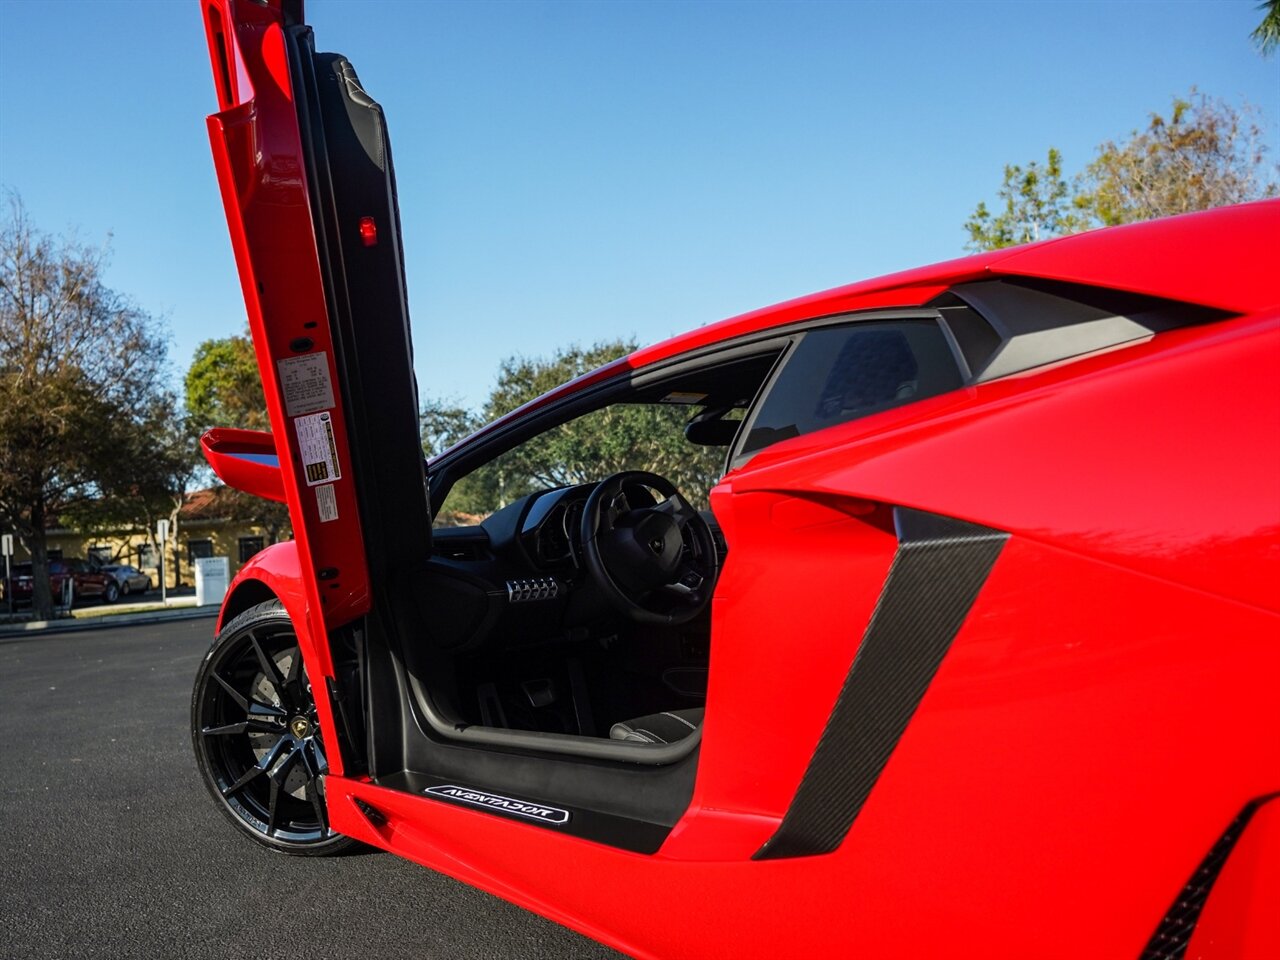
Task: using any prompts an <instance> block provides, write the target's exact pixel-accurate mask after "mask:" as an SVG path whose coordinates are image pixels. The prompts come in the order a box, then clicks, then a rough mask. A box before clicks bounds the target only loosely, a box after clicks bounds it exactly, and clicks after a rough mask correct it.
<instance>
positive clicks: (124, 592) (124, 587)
mask: <svg viewBox="0 0 1280 960" xmlns="http://www.w3.org/2000/svg"><path fill="white" fill-rule="evenodd" d="M128 595H129V581H128V580H125V581H124V582H123V583H121V584H120V596H122V597H127V596H128Z"/></svg>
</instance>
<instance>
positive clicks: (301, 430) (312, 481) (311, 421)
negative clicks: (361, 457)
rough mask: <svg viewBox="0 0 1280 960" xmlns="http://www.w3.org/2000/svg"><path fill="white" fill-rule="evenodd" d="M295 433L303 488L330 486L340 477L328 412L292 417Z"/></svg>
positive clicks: (340, 472)
mask: <svg viewBox="0 0 1280 960" xmlns="http://www.w3.org/2000/svg"><path fill="white" fill-rule="evenodd" d="M293 427H294V429H295V430H297V432H298V452H299V453H301V454H302V472H303V474H304V475H305V476H306V478H307V486H308V487H314V486H315V485H316V484H318V483H332V482H333V481H334V480H337V479H338V478H339V477H341V476H342V470H341V469H340V468H339V467H338V446H337V444H336V443H334V441H333V421H332V420H331V419H330V415H329V411H327V410H326V411H325V412H324V413H313V414H310V415H309V416H305V417H294V418H293Z"/></svg>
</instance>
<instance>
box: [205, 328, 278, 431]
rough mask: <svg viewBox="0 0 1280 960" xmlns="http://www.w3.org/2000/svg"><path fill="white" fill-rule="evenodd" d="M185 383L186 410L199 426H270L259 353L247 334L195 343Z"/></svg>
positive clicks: (206, 427)
mask: <svg viewBox="0 0 1280 960" xmlns="http://www.w3.org/2000/svg"><path fill="white" fill-rule="evenodd" d="M184 386H185V387H186V394H187V396H186V399H187V413H188V414H189V416H190V418H191V420H192V422H193V423H195V424H197V425H198V426H199V427H200V429H204V430H207V429H208V428H209V427H239V428H240V429H242V430H269V429H271V427H270V425H269V423H268V422H267V401H266V398H265V396H264V394H263V392H262V377H261V376H260V375H259V373H258V361H257V357H256V355H255V354H254V352H253V342H252V341H251V340H250V339H249V338H248V337H247V336H244V335H241V336H235V337H223V338H221V339H219V340H206V341H204V342H203V343H202V344H200V346H198V347H196V353H195V356H194V357H193V358H192V360H191V366H190V368H188V370H187V375H186V378H185V380H184Z"/></svg>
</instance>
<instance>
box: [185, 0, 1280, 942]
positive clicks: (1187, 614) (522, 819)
mask: <svg viewBox="0 0 1280 960" xmlns="http://www.w3.org/2000/svg"><path fill="white" fill-rule="evenodd" d="M203 10H204V13H205V17H206V25H207V28H208V37H209V50H210V56H211V59H212V63H213V69H214V78H215V86H216V89H217V96H218V102H219V112H218V113H216V114H214V115H213V116H212V117H210V118H209V132H210V137H211V141H212V146H213V155H214V161H215V166H216V168H217V173H218V178H219V182H220V184H221V189H222V197H223V201H224V205H225V207H226V212H227V218H228V223H229V227H230V232H231V239H232V246H233V248H234V250H235V255H236V260H237V264H238V267H239V270H240V276H241V281H242V285H243V290H244V296H245V301H246V305H247V308H248V314H249V321H250V326H251V329H252V332H253V337H254V339H255V342H256V345H257V350H258V356H259V359H260V361H261V373H262V378H263V384H264V387H265V391H266V398H267V404H268V408H269V412H270V419H271V424H272V429H273V436H269V435H266V434H254V433H249V432H244V431H223V430H215V431H212V432H211V433H209V434H207V435H206V436H205V438H204V441H203V443H204V447H205V451H206V454H207V456H208V459H209V462H210V463H211V465H212V466H213V468H214V469H215V470H216V471H217V472H218V474H219V475H220V476H221V477H223V478H224V479H225V480H226V481H227V482H228V483H230V484H233V485H235V486H238V487H240V488H242V489H245V490H248V491H251V492H255V493H258V494H260V495H262V496H265V497H268V498H272V499H276V500H281V501H284V502H286V503H288V505H289V510H290V516H291V519H292V526H293V530H294V532H295V535H296V538H295V539H294V540H292V541H290V542H286V543H281V544H277V545H275V546H272V547H269V548H267V549H266V550H264V551H262V552H261V553H259V554H257V555H256V556H254V557H253V559H252V560H250V561H249V562H248V563H247V564H246V565H245V566H244V568H243V569H242V570H241V572H240V574H239V576H238V577H237V578H236V580H235V582H234V584H233V586H232V589H231V591H230V592H229V594H228V596H227V599H226V601H225V603H224V606H223V609H222V613H221V618H220V620H219V624H218V634H217V638H216V640H215V641H214V643H213V646H212V648H211V649H210V651H209V653H208V655H207V656H206V658H205V660H204V661H203V663H202V665H201V667H200V671H199V674H198V676H197V678H196V684H195V690H194V693H193V697H192V737H193V743H194V747H195V753H196V757H197V760H198V763H199V766H200V770H201V772H202V774H203V776H204V779H205V782H206V784H207V786H208V788H209V791H210V793H211V795H212V797H213V798H214V801H215V803H216V804H217V806H218V808H219V809H220V810H221V811H222V812H223V813H224V814H225V815H226V816H227V818H228V820H229V821H230V822H231V823H232V824H234V825H235V827H236V828H237V829H238V830H239V831H240V832H242V833H243V834H244V835H246V836H248V837H251V838H253V839H254V840H255V841H257V842H259V843H261V844H263V845H264V846H267V847H269V848H271V849H273V850H277V851H280V852H285V853H295V854H320V853H327V852H331V851H334V850H338V849H340V848H342V847H343V846H345V845H346V844H347V843H348V842H349V841H350V840H352V839H355V840H359V841H363V842H365V843H368V844H371V845H374V846H377V847H382V848H385V849H387V850H391V851H394V852H395V853H397V854H400V855H402V856H406V857H409V858H411V859H413V860H416V861H417V862H419V863H421V864H425V865H427V866H429V867H432V868H434V869H437V870H440V871H443V872H445V873H448V874H450V875H451V876H454V877H457V878H459V879H461V880H463V881H465V882H467V883H472V884H475V885H477V886H479V887H482V888H484V889H486V890H489V891H491V892H493V893H495V894H498V895H499V896H502V897H505V898H507V899H509V900H512V901H514V902H516V903H518V904H521V905H523V906H525V907H527V908H529V909H531V910H535V911H537V912H538V913H541V914H543V915H544V916H547V917H550V918H552V919H554V920H557V921H559V922H561V923H564V924H567V925H569V926H571V927H573V928H575V929H577V930H579V931H582V932H583V933H586V934H588V935H589V936H592V937H596V938H598V939H600V940H602V941H604V942H606V943H608V944H611V945H613V946H615V947H617V948H618V949H620V950H623V951H625V952H627V953H629V954H632V955H634V956H637V957H673V958H676V957H678V958H690V957H734V958H747V957H795V956H839V957H849V956H865V957H911V958H915V957H937V956H982V957H984V958H997V957H1018V958H1022V957H1030V956H1034V957H1037V958H1057V957H1063V958H1066V957H1072V958H1079V957H1108V958H1110V957H1131V958H1140V957H1142V958H1155V957H1170V958H1172V957H1183V956H1187V957H1191V956H1196V957H1233V958H1238V957H1258V958H1261V957H1275V956H1280V924H1278V911H1277V910H1276V904H1278V903H1280V799H1277V798H1278V797H1280V711H1277V709H1276V703H1277V680H1278V678H1280V591H1278V590H1277V588H1276V585H1277V583H1280V570H1278V569H1277V561H1278V558H1280V442H1278V441H1277V438H1278V437H1280V390H1277V387H1276V372H1277V370H1280V271H1277V270H1276V269H1275V265H1274V251H1275V249H1276V244H1277V240H1278V239H1280V203H1277V202H1268V203H1259V204H1251V205H1246V206H1241V207H1237V208H1230V209H1223V210H1217V211H1213V212H1209V213H1203V214H1197V215H1192V216H1187V217H1179V218H1175V219H1171V220H1167V221H1162V222H1156V223H1150V224H1144V225H1138V226H1132V227H1122V228H1117V229H1111V230H1102V231H1097V232H1094V233H1088V234H1083V235H1080V236H1076V237H1070V238H1067V239H1062V240H1056V241H1048V242H1044V243H1040V244H1034V245H1031V246H1026V247H1021V248H1014V249H1010V250H1002V251H998V252H994V253H990V254H983V255H979V256H974V257H968V258H965V259H961V260H956V261H952V262H949V263H943V264H938V265H935V266H931V267H925V268H922V269H918V270H913V271H908V272H906V273H901V274H896V275H894V276H890V277H884V278H880V279H877V280H871V281H865V282H862V283H856V284H853V285H851V286H847V287H842V288H839V289H836V290H831V291H827V292H824V293H819V294H815V295H813V296H809V297H805V298H802V299H799V300H795V301H792V302H789V303H784V304H780V305H778V306H774V307H769V308H766V309H764V310H760V311H757V312H755V313H750V314H746V315H744V316H740V317H736V318H733V319H730V320H726V321H724V322H723V323H720V324H717V325H714V326H709V327H703V328H700V329H697V330H694V331H692V332H690V333H688V334H685V335H683V336H679V337H676V338H674V339H672V340H669V341H666V342H664V343H660V344H657V345H655V346H652V347H647V348H645V349H643V350H640V351H638V352H637V353H635V354H633V355H631V356H629V357H626V358H624V359H622V360H619V361H617V362H615V363H611V364H609V365H607V366H605V367H602V368H601V369H599V370H595V371H593V372H591V373H589V374H587V375H585V376H583V377H580V378H579V379H577V380H574V381H573V382H571V383H567V384H565V385H564V386H562V387H559V388H557V389H555V390H553V391H551V392H550V393H548V394H546V395H545V396H543V397H541V398H540V399H538V400H536V401H534V402H532V403H530V404H528V405H526V406H525V407H523V408H522V409H520V410H518V411H516V412H515V413H513V414H511V415H509V416H507V417H504V418H502V419H501V420H498V421H497V422H495V423H491V424H489V425H488V426H486V427H485V428H483V429H482V430H480V431H479V432H477V433H476V434H474V435H473V436H471V437H469V438H468V439H467V440H465V441H464V442H462V443H460V444H459V445H457V446H456V447H454V448H453V449H451V450H449V451H447V452H446V453H444V454H442V455H441V456H439V457H437V458H435V459H433V460H432V461H431V462H430V463H429V464H425V465H424V464H423V462H422V459H421V456H420V453H419V451H420V449H421V448H420V445H419V436H418V419H417V412H418V398H417V393H416V387H415V382H414V375H413V366H412V356H411V347H410V336H409V329H410V328H409V322H408V316H407V313H406V307H405V304H406V297H405V286H404V278H403V270H402V261H401V246H400V237H399V223H398V213H397V209H396V199H395V196H396V195H395V182H394V176H393V171H392V162H391V153H390V148H389V143H388V140H387V132H386V127H385V125H384V119H383V115H382V112H381V110H380V108H379V107H378V106H377V104H376V103H375V102H374V101H373V100H372V99H371V98H370V97H369V96H368V95H367V94H366V93H365V91H364V90H363V89H362V87H361V85H360V82H359V80H358V78H357V76H356V74H355V72H354V70H353V69H352V67H351V65H350V64H349V63H348V62H347V61H346V60H345V59H343V58H342V57H340V56H337V55H333V54H319V53H316V52H315V47H314V41H313V37H312V34H311V31H310V30H309V28H307V27H306V26H305V25H304V24H303V22H302V6H301V3H298V2H281V0H270V2H260V3H259V2H247V0H208V2H206V3H205V4H204V5H203ZM550 345H551V344H549V346H550ZM636 411H641V412H643V413H644V415H645V416H647V417H648V418H649V422H651V424H652V427H651V429H652V430H654V431H663V430H669V431H671V432H672V435H673V436H675V437H677V438H678V437H680V436H683V437H685V438H686V440H687V441H688V444H687V457H686V460H687V462H688V463H693V462H694V461H695V459H696V458H700V457H704V456H706V453H707V451H708V450H712V451H716V450H718V452H719V454H718V455H719V457H720V460H719V464H720V466H719V469H718V470H716V471H715V475H714V476H713V477H712V478H711V480H710V481H709V483H708V486H709V489H692V488H690V487H689V485H688V484H685V489H678V488H677V485H676V484H674V483H673V482H672V481H671V480H670V479H669V478H668V477H664V476H660V475H657V474H655V473H654V472H652V470H651V468H646V467H645V465H644V464H637V465H635V468H634V469H626V470H622V471H621V472H613V471H612V470H611V469H610V470H605V469H603V468H602V469H601V471H600V474H599V475H598V476H591V477H590V478H589V479H588V480H587V482H583V483H573V484H569V485H555V484H547V483H542V484H538V483H536V482H532V481H530V482H529V484H528V486H527V487H526V488H522V489H521V490H520V491H518V492H520V493H522V494H523V495H521V496H518V497H517V498H516V499H514V500H512V501H511V502H509V503H506V504H505V505H500V504H495V506H496V507H497V508H496V509H494V511H493V512H492V513H491V514H490V515H489V516H487V517H486V518H485V519H483V520H482V521H481V522H479V523H478V524H476V525H474V526H468V527H450V528H444V527H441V526H435V527H434V529H433V520H439V518H440V517H442V516H443V515H444V514H445V513H447V512H448V511H449V509H450V496H451V493H452V492H454V491H456V490H459V489H461V487H460V484H463V483H464V482H466V481H467V480H468V478H479V477H482V476H483V475H484V471H485V470H486V469H488V468H490V467H491V465H493V464H495V463H499V462H501V458H503V457H505V456H507V455H510V454H513V453H514V454H521V455H527V457H532V456H534V455H535V454H536V453H537V451H538V450H544V449H547V448H548V447H549V444H547V443H545V441H546V440H547V438H549V437H553V436H555V435H556V432H557V431H562V430H565V429H571V428H572V426H573V424H574V423H576V422H578V421H580V420H581V418H586V417H593V416H597V415H601V414H602V412H603V414H607V415H609V416H616V417H617V418H622V417H624V416H634V415H635V414H636ZM699 462H700V461H699ZM676 466H678V467H679V468H680V469H681V470H683V469H684V466H685V463H683V462H682V463H679V464H677V465H676ZM531 475H532V474H529V475H526V476H525V479H526V480H529V476H531ZM704 499H706V500H707V501H708V502H709V510H699V509H697V508H696V504H698V503H700V502H702V501H703V500H704ZM264 909H267V910H268V911H269V909H270V908H269V907H268V908H264ZM461 952H462V953H463V954H466V953H468V952H474V950H470V949H469V948H468V947H467V946H466V945H462V947H461Z"/></svg>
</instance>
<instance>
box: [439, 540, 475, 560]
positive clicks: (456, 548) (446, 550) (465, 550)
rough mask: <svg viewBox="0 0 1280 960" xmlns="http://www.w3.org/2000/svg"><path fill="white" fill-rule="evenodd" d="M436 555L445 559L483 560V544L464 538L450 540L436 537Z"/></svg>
mask: <svg viewBox="0 0 1280 960" xmlns="http://www.w3.org/2000/svg"><path fill="white" fill-rule="evenodd" d="M432 552H433V553H435V555H436V556H437V557H442V558H443V559H445V560H483V559H484V545H483V544H481V543H475V542H468V541H465V540H461V541H456V542H452V543H451V542H450V541H448V540H446V539H444V538H443V537H441V538H437V540H436V541H435V544H434V550H433V551H432Z"/></svg>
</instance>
